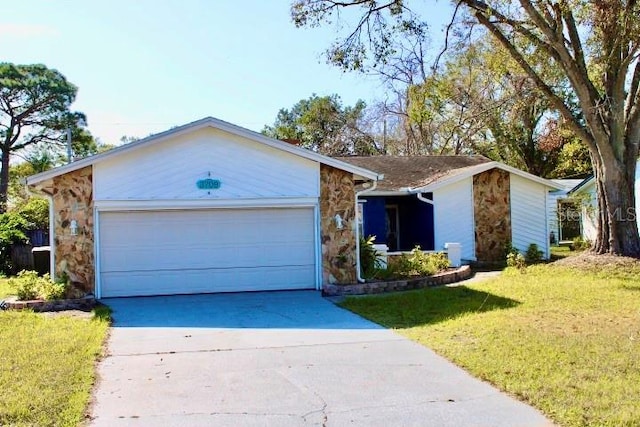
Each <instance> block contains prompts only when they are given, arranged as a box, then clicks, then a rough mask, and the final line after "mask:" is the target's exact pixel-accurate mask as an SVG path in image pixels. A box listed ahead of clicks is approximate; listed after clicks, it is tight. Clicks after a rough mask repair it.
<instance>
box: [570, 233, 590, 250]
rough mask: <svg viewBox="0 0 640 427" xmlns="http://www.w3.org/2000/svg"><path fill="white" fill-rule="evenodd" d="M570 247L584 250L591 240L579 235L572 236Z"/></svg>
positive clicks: (588, 246) (587, 247)
mask: <svg viewBox="0 0 640 427" xmlns="http://www.w3.org/2000/svg"><path fill="white" fill-rule="evenodd" d="M571 247H572V248H573V249H574V250H576V251H585V250H587V249H590V248H591V241H590V240H585V239H583V238H582V237H581V236H578V237H574V238H573V243H572V245H571Z"/></svg>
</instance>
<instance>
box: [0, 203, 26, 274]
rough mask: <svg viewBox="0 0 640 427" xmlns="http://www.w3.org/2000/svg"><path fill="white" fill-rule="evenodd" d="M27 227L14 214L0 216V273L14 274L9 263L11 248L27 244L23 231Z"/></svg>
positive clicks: (19, 216) (18, 216)
mask: <svg viewBox="0 0 640 427" xmlns="http://www.w3.org/2000/svg"><path fill="white" fill-rule="evenodd" d="M28 225H29V224H28V223H27V221H26V220H25V219H24V218H23V217H22V216H21V215H20V214H18V213H16V212H6V213H3V214H0V271H2V273H4V274H13V273H15V266H14V265H13V262H12V261H11V246H12V245H14V244H17V243H26V242H27V236H26V235H25V234H24V230H26V229H27V227H28Z"/></svg>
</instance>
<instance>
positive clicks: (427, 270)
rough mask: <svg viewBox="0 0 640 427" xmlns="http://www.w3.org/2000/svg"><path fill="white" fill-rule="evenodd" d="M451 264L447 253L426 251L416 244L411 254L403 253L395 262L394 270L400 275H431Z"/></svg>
mask: <svg viewBox="0 0 640 427" xmlns="http://www.w3.org/2000/svg"><path fill="white" fill-rule="evenodd" d="M450 265H451V264H450V262H449V259H448V258H447V255H446V254H445V253H443V252H437V253H425V252H422V250H420V246H416V247H415V248H414V249H413V250H412V251H411V253H410V254H402V255H401V256H400V257H399V258H398V259H397V260H396V261H395V262H394V263H393V268H392V271H393V273H395V275H397V276H399V277H410V276H431V275H433V274H435V273H437V272H439V271H442V270H444V269H446V268H448V267H449V266H450Z"/></svg>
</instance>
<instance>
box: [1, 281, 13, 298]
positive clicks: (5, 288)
mask: <svg viewBox="0 0 640 427" xmlns="http://www.w3.org/2000/svg"><path fill="white" fill-rule="evenodd" d="M11 293H12V292H11V288H9V280H8V279H0V299H2V298H5V297H6V296H8V295H11Z"/></svg>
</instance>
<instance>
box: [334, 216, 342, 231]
mask: <svg viewBox="0 0 640 427" xmlns="http://www.w3.org/2000/svg"><path fill="white" fill-rule="evenodd" d="M333 219H334V220H335V222H336V228H337V229H338V230H342V228H343V227H344V224H343V222H344V220H343V219H342V217H341V216H340V214H336V216H334V217H333Z"/></svg>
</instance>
